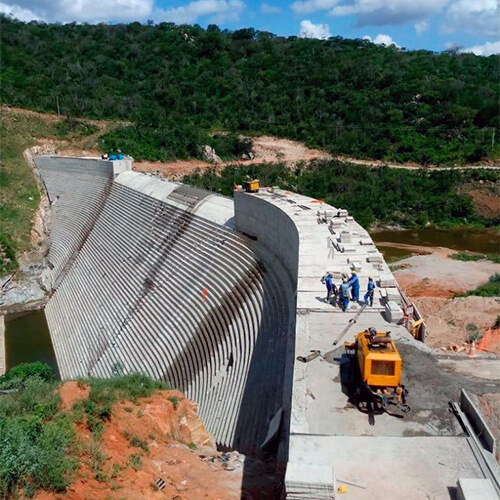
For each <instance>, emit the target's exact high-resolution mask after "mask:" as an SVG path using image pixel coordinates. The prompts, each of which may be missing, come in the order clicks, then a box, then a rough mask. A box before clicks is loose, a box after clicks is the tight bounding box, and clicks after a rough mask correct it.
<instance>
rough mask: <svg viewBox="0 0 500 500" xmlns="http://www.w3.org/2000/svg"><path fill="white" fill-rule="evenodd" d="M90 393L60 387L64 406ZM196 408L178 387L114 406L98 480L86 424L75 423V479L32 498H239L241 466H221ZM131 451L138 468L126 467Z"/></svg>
mask: <svg viewBox="0 0 500 500" xmlns="http://www.w3.org/2000/svg"><path fill="white" fill-rule="evenodd" d="M88 393H89V389H88V387H85V386H82V385H81V384H78V383H76V382H67V383H66V384H64V385H63V386H62V388H61V389H60V391H59V394H60V395H61V398H62V407H63V408H64V409H65V410H68V409H70V408H71V407H72V405H73V404H74V403H75V401H77V400H79V399H82V398H84V399H86V398H87V397H88ZM169 398H170V399H169ZM174 404H175V408H174ZM197 410H198V408H197V405H196V404H195V403H193V402H191V401H189V400H188V399H185V398H184V396H183V394H182V393H180V392H179V391H159V392H157V393H155V394H154V395H153V396H151V397H149V398H143V399H140V400H138V401H137V402H136V403H131V402H126V401H125V402H120V403H117V404H115V405H114V406H113V409H112V416H111V419H110V421H109V422H105V423H104V433H103V435H102V437H101V439H100V443H101V452H102V453H103V454H104V460H103V462H102V466H101V471H102V473H101V476H100V479H101V480H99V478H98V476H97V473H96V471H95V470H94V471H93V470H92V468H91V467H92V457H91V452H90V447H91V441H92V438H91V433H90V431H89V430H88V429H87V427H86V425H85V424H84V423H80V424H76V429H77V432H78V435H79V436H80V438H81V441H82V450H84V451H83V452H82V460H81V466H80V469H79V470H78V471H77V474H76V478H75V481H74V482H73V483H72V484H71V485H70V487H69V488H68V491H67V492H66V493H64V494H56V493H48V492H39V493H38V494H37V495H35V499H36V500H56V499H57V500H63V499H65V500H67V499H71V500H105V499H127V500H128V499H130V500H146V499H148V500H149V499H169V500H171V499H176V500H201V499H206V500H231V499H235V500H236V499H240V498H241V491H240V490H241V476H242V466H241V464H240V466H239V467H237V468H235V470H234V471H228V470H226V469H225V468H224V467H223V462H222V460H221V459H220V455H219V454H218V453H217V451H216V448H215V442H214V439H213V436H212V435H211V434H209V433H208V432H207V431H206V430H205V428H204V426H203V423H202V422H201V420H200V418H199V417H198V415H197ZM132 437H136V438H137V439H138V440H141V441H144V442H146V443H147V448H148V451H144V450H143V449H142V448H140V447H137V446H135V447H134V446H132V445H131V438H132ZM132 455H139V456H140V460H141V466H140V468H139V469H138V470H135V469H134V468H133V467H132V466H131V465H130V462H129V458H130V457H131V456H132ZM94 462H95V461H94ZM158 478H162V479H163V480H164V481H165V487H164V488H163V489H162V490H158V489H157V488H156V487H155V481H156V480H157V479H158ZM249 498H250V497H249Z"/></svg>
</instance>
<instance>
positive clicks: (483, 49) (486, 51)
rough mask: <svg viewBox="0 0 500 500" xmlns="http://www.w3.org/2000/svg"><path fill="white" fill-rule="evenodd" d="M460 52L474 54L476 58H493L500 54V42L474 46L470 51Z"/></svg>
mask: <svg viewBox="0 0 500 500" xmlns="http://www.w3.org/2000/svg"><path fill="white" fill-rule="evenodd" d="M460 52H472V53H473V54H476V56H492V55H494V54H500V40H498V41H496V42H486V43H484V44H483V45H474V47H469V48H468V49H462V50H461V51H460Z"/></svg>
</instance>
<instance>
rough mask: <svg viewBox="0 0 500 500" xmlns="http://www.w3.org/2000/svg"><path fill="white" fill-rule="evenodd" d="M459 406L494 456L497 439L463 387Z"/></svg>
mask: <svg viewBox="0 0 500 500" xmlns="http://www.w3.org/2000/svg"><path fill="white" fill-rule="evenodd" d="M460 407H461V409H462V411H463V412H464V413H465V414H466V415H467V417H468V419H469V421H470V422H471V424H472V426H473V427H474V429H475V431H476V432H477V434H478V436H479V439H480V440H481V441H482V442H483V444H484V445H485V447H486V449H487V450H488V451H489V452H491V453H492V455H493V456H496V452H497V440H496V439H495V436H494V435H493V433H492V432H491V431H490V429H489V427H488V424H487V423H486V422H485V420H484V418H483V416H482V415H481V412H480V411H479V409H478V407H477V406H476V405H475V404H474V402H473V401H472V398H471V396H469V394H468V393H467V392H466V391H465V389H462V391H461V393H460ZM484 498H486V497H484Z"/></svg>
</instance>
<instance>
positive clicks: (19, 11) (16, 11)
mask: <svg viewBox="0 0 500 500" xmlns="http://www.w3.org/2000/svg"><path fill="white" fill-rule="evenodd" d="M0 12H3V13H4V14H7V15H9V16H13V17H15V18H16V19H19V21H33V20H34V19H36V20H42V21H43V20H44V19H43V17H41V16H40V15H38V14H35V13H34V12H33V11H31V10H29V9H24V8H23V7H19V6H18V5H6V4H4V3H2V2H0Z"/></svg>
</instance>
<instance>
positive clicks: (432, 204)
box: [182, 160, 500, 228]
mask: <svg viewBox="0 0 500 500" xmlns="http://www.w3.org/2000/svg"><path fill="white" fill-rule="evenodd" d="M246 176H249V177H251V178H259V179H260V181H261V184H262V185H263V186H279V187H281V188H283V189H289V190H290V191H294V192H297V193H301V194H304V195H306V196H311V197H313V198H316V199H321V200H324V201H325V202H326V203H328V204H330V205H332V206H334V207H338V208H346V209H347V210H348V211H349V213H350V214H351V215H352V216H353V217H354V218H355V219H356V221H357V222H359V223H360V224H361V225H362V226H364V227H366V228H370V227H373V225H374V224H382V225H387V224H391V225H392V224H394V225H398V226H401V227H408V228H411V227H425V226H428V225H433V226H440V227H444V228H446V227H456V226H478V227H495V226H498V225H499V224H500V218H498V217H496V218H490V219H486V218H484V217H481V216H480V215H479V214H478V213H477V211H476V210H475V208H474V205H473V203H472V200H471V198H470V197H469V196H467V195H466V194H460V191H461V190H460V188H461V187H462V186H466V185H470V184H471V183H481V184H484V183H491V184H492V185H499V184H500V173H499V172H498V171H494V170H490V171H488V170H484V169H482V170H479V169H478V170H457V169H450V170H434V171H433V170H429V169H419V170H406V169H400V168H389V167H382V168H378V167H375V168H367V167H365V166H361V165H354V164H350V163H346V162H341V161H337V160H317V161H314V162H311V163H309V164H305V163H302V164H298V165H296V166H295V167H294V168H290V167H289V166H287V165H284V164H280V165H278V164H274V165H245V166H242V165H230V166H227V167H225V168H224V170H222V172H220V171H216V170H215V169H211V170H205V171H203V172H195V173H194V174H191V175H189V176H185V177H184V178H183V180H182V182H184V183H187V184H192V185H194V186H197V187H201V188H204V189H208V190H210V191H215V192H218V193H220V194H224V195H227V196H231V195H232V193H233V189H234V183H235V182H236V183H238V184H242V182H243V181H244V180H245V178H246Z"/></svg>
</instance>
